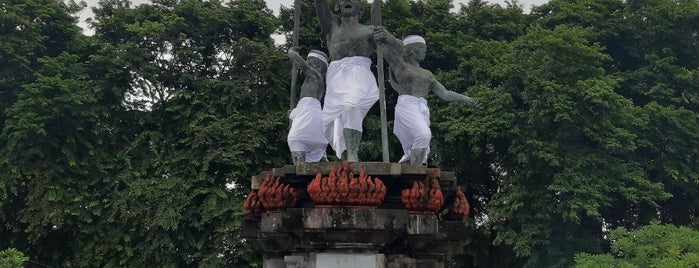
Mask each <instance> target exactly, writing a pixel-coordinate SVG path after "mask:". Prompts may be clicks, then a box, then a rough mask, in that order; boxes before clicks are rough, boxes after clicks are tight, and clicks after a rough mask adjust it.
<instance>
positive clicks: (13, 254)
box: [0, 248, 29, 268]
mask: <svg viewBox="0 0 699 268" xmlns="http://www.w3.org/2000/svg"><path fill="white" fill-rule="evenodd" d="M28 260H29V258H27V256H24V254H23V253H22V252H19V251H17V250H16V249H14V248H8V249H4V250H0V268H20V267H24V262H26V261H28Z"/></svg>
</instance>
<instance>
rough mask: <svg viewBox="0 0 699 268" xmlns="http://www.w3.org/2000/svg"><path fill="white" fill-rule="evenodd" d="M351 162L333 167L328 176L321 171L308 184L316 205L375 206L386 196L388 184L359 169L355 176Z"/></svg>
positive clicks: (309, 193) (309, 192)
mask: <svg viewBox="0 0 699 268" xmlns="http://www.w3.org/2000/svg"><path fill="white" fill-rule="evenodd" d="M354 175H355V174H354V172H351V171H350V170H349V163H347V162H344V163H342V164H340V165H339V166H338V167H337V168H332V169H331V170H330V174H328V176H327V177H322V176H321V174H320V173H318V175H316V177H315V178H314V179H313V180H312V181H311V183H310V184H308V195H309V196H310V197H311V200H313V202H315V203H316V206H362V207H375V206H378V205H379V204H381V202H382V201H383V199H384V197H385V196H386V186H385V185H384V184H383V182H382V181H381V180H379V179H378V178H372V177H371V176H368V175H367V174H365V173H364V170H360V171H359V176H358V177H356V176H354Z"/></svg>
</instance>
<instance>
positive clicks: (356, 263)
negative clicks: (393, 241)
mask: <svg viewBox="0 0 699 268" xmlns="http://www.w3.org/2000/svg"><path fill="white" fill-rule="evenodd" d="M311 262H313V264H314V265H315V266H314V267H315V268H324V267H332V268H359V267H361V268H384V267H385V263H386V258H385V256H384V255H383V254H361V253H319V254H311Z"/></svg>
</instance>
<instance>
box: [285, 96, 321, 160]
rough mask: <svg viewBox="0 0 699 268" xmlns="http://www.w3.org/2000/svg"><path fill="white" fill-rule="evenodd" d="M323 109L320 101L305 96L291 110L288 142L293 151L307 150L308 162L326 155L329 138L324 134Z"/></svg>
mask: <svg viewBox="0 0 699 268" xmlns="http://www.w3.org/2000/svg"><path fill="white" fill-rule="evenodd" d="M322 115H323V111H322V110H321V108H320V101H319V100H318V99H316V98H312V97H305V98H302V99H301V100H299V102H298V103H297V104H296V108H294V109H293V110H291V114H289V119H291V129H290V130H289V135H288V136H287V138H286V139H287V143H288V144H289V149H290V150H291V151H292V152H305V153H306V162H318V161H320V159H321V158H323V156H325V148H327V146H328V140H327V139H326V138H325V136H324V135H323V122H322Z"/></svg>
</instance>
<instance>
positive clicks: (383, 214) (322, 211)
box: [303, 208, 405, 230]
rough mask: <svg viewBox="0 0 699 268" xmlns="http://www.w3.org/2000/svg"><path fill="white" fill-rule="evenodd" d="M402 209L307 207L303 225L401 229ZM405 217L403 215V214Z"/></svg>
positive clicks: (336, 227) (327, 227)
mask: <svg viewBox="0 0 699 268" xmlns="http://www.w3.org/2000/svg"><path fill="white" fill-rule="evenodd" d="M401 213H402V214H404V213H405V211H403V210H395V209H357V208H308V209H304V212H303V226H304V227H305V228H308V229H356V230H394V229H403V228H404V226H401V225H400V224H401V223H403V224H405V221H401V220H400V218H401V217H400V215H397V214H401ZM403 218H405V216H403Z"/></svg>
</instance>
